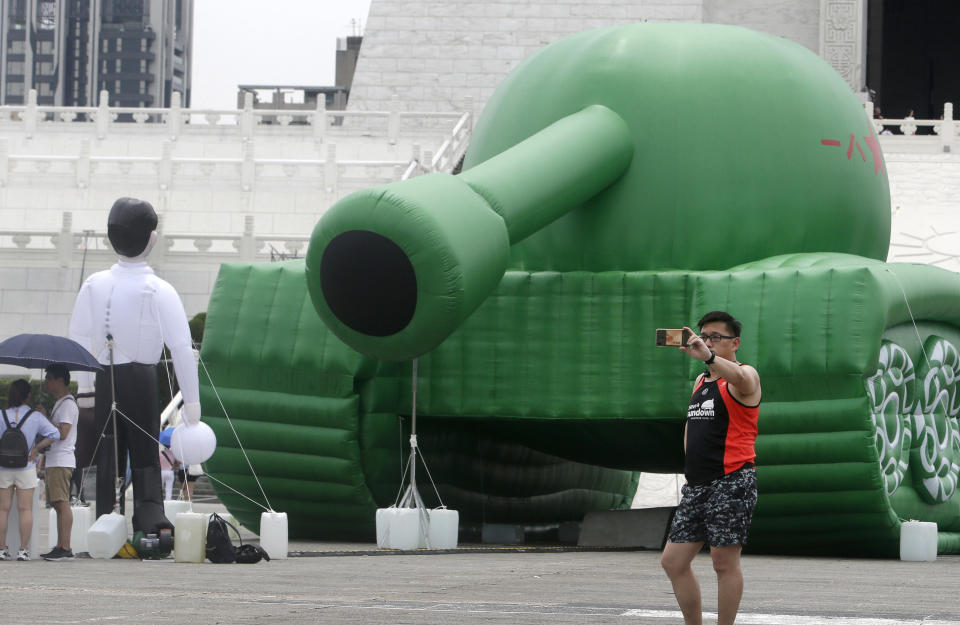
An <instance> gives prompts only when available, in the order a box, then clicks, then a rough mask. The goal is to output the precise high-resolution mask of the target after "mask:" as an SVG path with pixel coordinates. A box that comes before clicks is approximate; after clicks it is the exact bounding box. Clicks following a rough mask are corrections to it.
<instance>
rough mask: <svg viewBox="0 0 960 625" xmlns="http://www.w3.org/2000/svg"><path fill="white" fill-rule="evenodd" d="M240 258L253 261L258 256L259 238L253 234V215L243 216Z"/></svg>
mask: <svg viewBox="0 0 960 625" xmlns="http://www.w3.org/2000/svg"><path fill="white" fill-rule="evenodd" d="M239 246H240V248H239V250H238V251H239V252H240V260H246V261H253V260H255V259H256V256H257V248H258V246H257V240H256V238H255V237H254V236H253V215H246V216H245V217H244V218H243V236H241V237H240V242H239Z"/></svg>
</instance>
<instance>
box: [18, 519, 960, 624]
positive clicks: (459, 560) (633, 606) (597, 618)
mask: <svg viewBox="0 0 960 625" xmlns="http://www.w3.org/2000/svg"><path fill="white" fill-rule="evenodd" d="M202 506H203V504H201V505H200V507H202ZM207 507H209V508H210V509H217V508H219V509H222V507H220V506H213V505H210V504H207ZM41 516H42V517H43V518H44V519H45V517H46V514H42V515H41ZM45 526H46V523H45V522H42V523H41V534H42V537H41V538H42V541H41V545H43V546H46V544H47V542H46V541H47V538H46V527H45ZM248 537H249V534H248ZM290 549H291V551H292V552H302V553H305V554H308V555H306V556H304V557H294V558H289V559H287V560H274V561H271V562H261V563H258V564H253V565H243V564H227V565H215V564H209V563H206V564H178V563H175V562H174V561H173V560H172V559H170V560H163V561H154V562H149V561H145V562H140V561H138V560H119V559H115V560H93V559H77V560H76V561H74V562H45V561H32V562H0V565H2V566H0V597H3V598H4V599H5V601H4V602H3V608H2V610H3V616H2V617H0V623H3V624H4V625H19V624H21V623H30V624H59V623H136V624H141V623H142V624H168V623H169V624H178V625H179V624H185V623H190V624H206V623H211V624H212V623H223V624H230V623H258V624H263V623H292V624H300V623H391V624H392V623H497V624H500V623H504V624H506V623H537V624H553V623H591V624H593V623H616V624H623V625H631V624H639V623H651V624H655V625H676V624H678V623H682V622H683V621H682V619H681V618H680V616H679V613H678V612H677V608H676V604H675V602H674V598H673V595H672V593H671V589H670V585H669V583H668V582H667V579H666V577H665V576H664V575H663V573H662V572H661V570H660V567H659V563H658V559H659V556H660V554H659V552H655V551H619V552H602V551H589V552H576V551H574V552H568V551H550V550H539V551H537V552H531V553H524V552H517V551H516V550H511V549H504V550H503V551H502V552H498V553H478V552H471V551H468V550H464V551H463V552H458V553H453V554H434V555H337V556H330V555H324V554H325V553H329V552H351V551H355V550H360V551H361V552H363V551H366V552H370V551H373V552H376V550H375V545H370V544H342V543H322V542H299V541H295V542H292V543H291V545H290ZM695 569H696V572H697V574H698V575H699V576H700V579H701V582H702V585H703V595H704V604H705V607H706V609H707V610H709V611H715V601H716V582H715V578H714V575H713V571H712V570H711V568H710V560H709V557H707V556H706V555H705V554H703V555H701V556H700V557H699V558H698V559H697V561H696V565H695ZM744 570H745V576H746V591H745V593H744V597H743V603H742V606H741V617H740V619H738V623H753V624H760V625H821V624H822V625H895V624H897V623H916V624H919V623H923V624H924V625H960V581H958V580H960V557H958V556H947V557H940V558H939V559H938V560H937V561H936V562H932V563H909V562H899V561H895V560H848V559H840V558H798V557H776V556H746V557H745V558H744ZM710 622H715V616H714V617H713V618H709V617H708V618H707V619H706V620H705V623H710Z"/></svg>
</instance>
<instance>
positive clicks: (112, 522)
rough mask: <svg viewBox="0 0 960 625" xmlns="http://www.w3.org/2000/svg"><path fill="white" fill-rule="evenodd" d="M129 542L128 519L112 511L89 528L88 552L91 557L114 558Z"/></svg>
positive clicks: (101, 516)
mask: <svg viewBox="0 0 960 625" xmlns="http://www.w3.org/2000/svg"><path fill="white" fill-rule="evenodd" d="M125 542H127V519H126V518H125V517H124V516H123V515H122V514H117V513H116V512H111V513H109V514H103V515H100V518H99V519H97V520H96V522H94V524H93V525H91V526H90V529H89V530H87V552H88V553H89V554H90V557H91V558H112V557H113V556H115V555H117V552H118V551H120V548H121V547H123V544H124V543H125Z"/></svg>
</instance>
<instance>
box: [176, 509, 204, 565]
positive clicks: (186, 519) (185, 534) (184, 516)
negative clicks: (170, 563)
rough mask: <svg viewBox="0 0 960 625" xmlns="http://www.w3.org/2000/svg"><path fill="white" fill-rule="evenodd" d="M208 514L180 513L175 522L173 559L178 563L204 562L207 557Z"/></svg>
mask: <svg viewBox="0 0 960 625" xmlns="http://www.w3.org/2000/svg"><path fill="white" fill-rule="evenodd" d="M207 517H208V515H206V514H201V513H199V512H180V513H178V514H177V517H176V519H177V520H176V521H174V523H173V525H174V530H173V559H174V561H176V562H203V561H204V560H205V559H206V557H207V554H206V551H205V549H206V545H207V540H206V538H207V537H206V530H207Z"/></svg>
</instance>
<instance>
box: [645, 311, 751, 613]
mask: <svg viewBox="0 0 960 625" xmlns="http://www.w3.org/2000/svg"><path fill="white" fill-rule="evenodd" d="M699 327H700V334H699V336H698V335H696V334H694V333H693V332H692V331H690V334H691V335H692V336H691V337H690V339H689V341H688V342H687V344H686V346H685V347H680V349H682V350H683V351H684V352H686V353H687V355H688V356H690V357H691V358H694V359H697V360H702V361H703V363H704V365H706V367H707V368H706V370H705V371H704V372H703V373H701V374H700V375H699V376H698V377H697V380H696V382H695V383H694V385H693V393H692V395H691V396H690V404H689V407H688V409H687V423H686V426H685V428H684V441H683V443H684V452H685V462H684V474H685V475H686V478H687V484H686V485H685V486H684V487H683V497H682V499H681V501H680V505H679V506H678V507H677V510H676V513H675V514H674V518H673V523H672V525H671V527H670V534H669V536H668V538H667V544H666V546H665V547H664V549H663V555H662V556H661V558H660V564H661V566H663V569H664V571H666V573H667V576H668V577H669V578H670V583H671V584H672V585H673V591H674V594H675V595H676V598H677V603H678V604H679V606H680V611H681V612H683V619H684V623H686V625H701V622H702V615H701V600H700V584H699V582H698V581H697V577H696V575H694V573H693V569H692V568H691V566H690V565H691V563H692V562H693V559H694V557H695V556H696V555H697V553H698V552H699V551H700V550H701V549H702V548H703V546H704V544H708V545H710V556H711V558H712V559H713V568H714V570H715V571H716V573H717V586H718V597H717V604H718V609H717V613H718V616H717V624H718V625H732V623H733V622H734V620H735V619H736V617H737V609H738V607H739V606H740V597H741V595H742V594H743V573H742V571H741V569H740V551H741V549H742V547H743V545H744V544H746V541H747V533H748V532H749V530H750V521H751V519H752V518H753V508H754V506H755V505H756V503H757V474H756V469H755V468H754V459H755V456H756V454H755V452H754V441H755V440H756V438H757V415H758V413H759V406H760V395H761V393H760V376H759V375H758V374H757V371H756V369H754V368H753V367H751V366H750V365H745V364H742V363H740V362H739V361H738V360H737V350H738V349H739V348H740V329H741V324H740V322H739V321H737V320H736V319H734V318H733V317H732V316H731V315H730V314H728V313H726V312H723V311H713V312H709V313H707V314H706V315H704V316H703V318H702V319H700V322H699ZM684 329H685V330H689V328H684Z"/></svg>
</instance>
